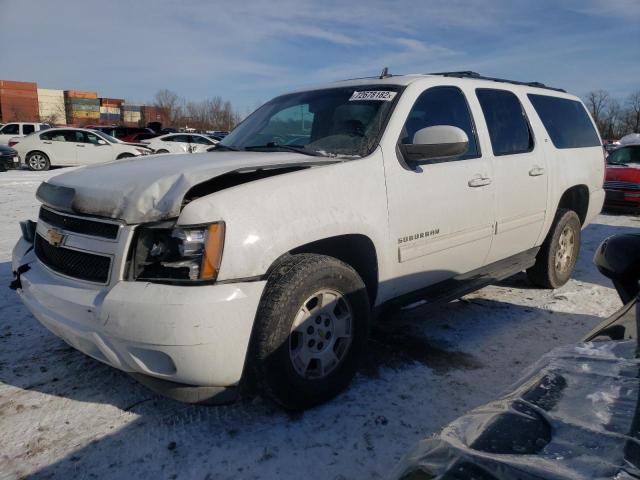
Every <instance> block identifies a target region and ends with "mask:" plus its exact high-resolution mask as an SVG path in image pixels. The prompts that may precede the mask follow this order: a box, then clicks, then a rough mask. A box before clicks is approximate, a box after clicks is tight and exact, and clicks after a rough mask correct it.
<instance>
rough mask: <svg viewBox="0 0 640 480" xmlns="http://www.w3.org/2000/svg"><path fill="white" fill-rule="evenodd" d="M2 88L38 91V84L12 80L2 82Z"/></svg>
mask: <svg viewBox="0 0 640 480" xmlns="http://www.w3.org/2000/svg"><path fill="white" fill-rule="evenodd" d="M0 88H8V89H11V90H28V91H37V89H38V84H37V83H35V82H14V81H12V80H0Z"/></svg>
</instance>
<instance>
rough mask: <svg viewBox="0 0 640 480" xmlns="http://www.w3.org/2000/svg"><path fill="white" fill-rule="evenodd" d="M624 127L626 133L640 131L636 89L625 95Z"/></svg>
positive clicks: (639, 109) (639, 111) (639, 112)
mask: <svg viewBox="0 0 640 480" xmlns="http://www.w3.org/2000/svg"><path fill="white" fill-rule="evenodd" d="M625 105H626V107H627V110H626V118H625V120H626V121H625V127H626V128H627V130H628V131H627V132H626V133H640V90H636V91H635V92H633V93H632V94H631V95H629V96H628V97H627V101H626V102H625Z"/></svg>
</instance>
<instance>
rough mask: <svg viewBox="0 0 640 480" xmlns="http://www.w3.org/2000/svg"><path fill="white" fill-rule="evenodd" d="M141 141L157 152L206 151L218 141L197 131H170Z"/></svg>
mask: <svg viewBox="0 0 640 480" xmlns="http://www.w3.org/2000/svg"><path fill="white" fill-rule="evenodd" d="M141 143H144V144H146V145H148V146H149V148H151V149H152V150H153V151H154V152H155V153H198V152H206V151H207V148H210V147H212V146H214V145H215V144H217V143H218V141H217V140H214V139H213V138H209V137H207V136H206V135H200V134H197V133H169V134H167V135H162V136H160V137H155V138H150V139H148V140H142V141H141Z"/></svg>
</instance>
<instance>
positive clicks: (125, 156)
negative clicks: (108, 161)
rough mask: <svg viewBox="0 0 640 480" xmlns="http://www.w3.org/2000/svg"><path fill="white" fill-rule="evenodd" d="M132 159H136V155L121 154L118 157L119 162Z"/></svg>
mask: <svg viewBox="0 0 640 480" xmlns="http://www.w3.org/2000/svg"><path fill="white" fill-rule="evenodd" d="M131 157H135V155H134V154H133V153H121V154H120V155H118V158H117V160H122V159H123V158H131Z"/></svg>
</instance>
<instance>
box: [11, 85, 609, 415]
mask: <svg viewBox="0 0 640 480" xmlns="http://www.w3.org/2000/svg"><path fill="white" fill-rule="evenodd" d="M603 175H604V158H603V150H602V146H601V141H600V138H599V136H598V134H597V132H596V129H595V127H594V124H593V122H592V120H591V118H590V117H589V115H588V113H587V111H586V109H585V108H584V105H583V104H582V103H581V102H580V100H579V99H578V98H577V97H575V96H573V95H569V94H567V93H565V92H563V91H560V90H556V89H551V88H546V87H544V86H543V85H541V84H537V83H536V84H522V83H517V82H509V81H504V80H498V79H487V78H482V77H479V76H478V75H476V74H471V73H464V72H463V73H445V74H432V75H408V76H386V75H383V76H381V77H375V78H368V79H360V80H351V81H344V82H338V83H333V84H329V85H326V86H323V87H322V88H318V89H313V90H304V91H299V92H296V93H292V94H288V95H283V96H280V97H277V98H275V99H273V100H271V101H270V102H268V103H267V104H265V105H264V106H262V107H261V108H260V109H258V110H257V111H256V112H254V113H253V114H252V115H251V116H250V117H249V118H247V119H246V120H245V121H244V122H243V123H242V124H241V125H240V126H238V127H237V128H236V129H235V130H234V131H233V132H232V133H230V134H229V135H228V136H227V137H226V138H225V139H224V140H223V141H222V142H221V143H220V145H219V146H218V147H217V148H216V149H215V151H212V152H210V153H206V154H199V155H165V156H151V157H148V158H142V159H136V160H133V161H129V162H125V163H122V164H121V163H112V164H108V165H104V166H96V167H87V168H84V169H79V170H76V171H72V172H68V173H64V174H62V175H60V176H57V177H53V178H51V179H50V180H47V182H46V183H42V185H41V186H40V187H39V189H38V192H37V197H38V199H39V200H40V201H41V202H42V204H43V205H42V208H41V210H40V218H39V219H38V222H37V224H35V223H33V222H31V223H29V222H25V223H23V224H22V227H23V238H21V239H20V240H19V242H18V244H17V245H16V247H15V249H14V254H13V269H14V271H15V275H16V278H15V280H14V287H15V288H16V289H17V290H18V292H19V294H20V296H21V297H22V300H23V301H24V303H25V304H26V305H27V306H28V308H29V309H30V310H31V312H33V314H34V315H35V316H36V317H37V318H38V319H39V320H40V321H41V322H42V323H43V324H44V325H45V326H46V327H47V328H49V329H50V330H51V331H52V332H54V333H55V334H56V335H58V336H60V337H62V338H63V339H65V340H66V341H67V342H68V343H70V344H71V345H73V346H74V347H76V348H77V349H79V350H81V351H83V352H85V353H86V354H88V355H91V356H92V357H94V358H96V359H98V360H100V361H102V362H105V363H107V364H109V365H112V366H114V367H116V368H119V369H121V370H124V371H126V372H130V373H131V374H133V375H134V376H135V377H136V378H138V379H139V380H140V381H141V382H143V383H144V384H146V385H148V386H150V387H151V388H153V389H155V390H157V391H161V392H163V393H165V394H167V395H171V396H173V397H174V398H179V399H181V400H185V401H191V402H217V401H223V400H228V399H229V398H231V397H233V396H234V395H236V394H237V392H238V391H239V390H240V388H239V387H241V386H251V387H252V388H253V387H257V388H258V389H259V390H260V391H261V392H263V393H265V394H266V395H268V396H270V397H272V398H273V399H275V400H276V401H277V402H279V403H280V404H281V405H283V406H284V407H285V408H291V409H298V408H305V407H308V406H310V405H314V404H317V403H319V402H323V401H325V400H327V399H329V398H331V397H332V396H334V395H336V394H337V393H338V392H340V391H341V390H342V389H344V388H345V387H346V386H347V385H348V384H349V382H350V380H351V378H352V376H353V375H354V372H355V371H356V365H357V360H358V357H359V356H360V354H361V353H362V350H363V349H364V348H365V345H366V339H367V331H368V329H369V325H370V323H371V321H372V319H373V318H375V315H372V312H373V313H378V312H380V311H381V310H382V308H383V307H384V306H387V305H389V304H396V305H398V304H402V303H405V302H410V301H415V300H416V299H427V300H429V302H435V301H447V300H450V299H452V298H455V297H458V296H460V295H463V294H465V293H467V292H469V291H471V290H474V289H477V288H480V287H482V286H484V285H486V284H488V283H491V282H494V281H497V280H500V279H502V278H505V277H507V276H509V275H512V274H514V273H516V272H519V271H522V270H527V272H528V274H529V277H530V279H531V280H532V281H533V283H534V284H536V285H538V286H541V287H544V288H555V287H558V286H560V285H562V284H564V283H565V282H567V280H568V279H569V277H570V275H571V273H572V271H573V269H574V266H575V263H576V258H577V256H578V251H579V247H580V232H581V229H582V228H584V227H585V226H586V225H587V224H588V223H589V222H590V221H591V220H592V219H593V218H594V217H595V216H596V215H597V214H598V213H599V212H600V210H601V207H602V203H603V199H604V191H603V189H602V182H603Z"/></svg>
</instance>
